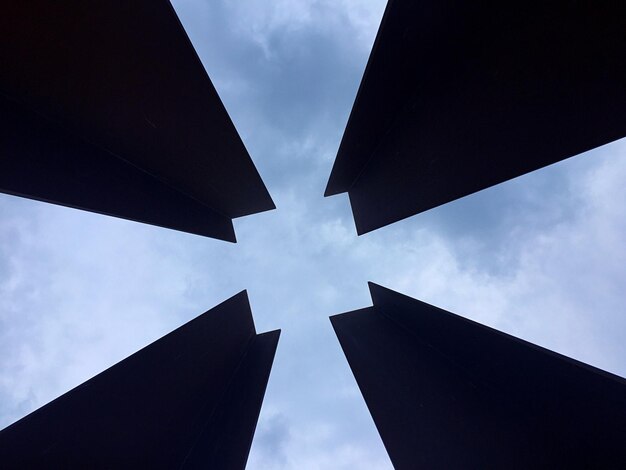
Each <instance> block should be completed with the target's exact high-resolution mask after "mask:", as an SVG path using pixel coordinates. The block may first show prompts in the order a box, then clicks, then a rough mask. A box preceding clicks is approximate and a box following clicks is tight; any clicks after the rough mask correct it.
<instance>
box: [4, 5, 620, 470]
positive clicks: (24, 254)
mask: <svg viewBox="0 0 626 470" xmlns="http://www.w3.org/2000/svg"><path fill="white" fill-rule="evenodd" d="M173 4H174V7H175V9H176V11H177V13H178V15H179V16H180V18H181V21H182V23H183V25H184V26H185V28H186V30H187V33H188V34H189V36H190V38H191V40H192V42H193V44H194V46H195V48H196V50H197V51H198V54H199V55H200V58H201V60H202V62H203V64H204V66H205V67H206V69H207V71H208V73H209V75H210V77H211V79H212V81H213V83H214V85H215V87H216V88H217V90H218V93H219V94H220V96H221V98H222V100H223V102H224V104H225V106H226V108H227V110H228V112H229V114H230V116H231V118H232V120H233V122H234V124H235V126H236V128H237V130H238V131H239V133H240V135H241V136H242V139H243V141H244V143H245V144H246V147H247V149H248V151H249V152H250V155H251V156H252V159H253V160H254V162H255V164H256V166H257V168H258V169H259V172H260V174H261V176H262V177H263V180H264V181H265V183H266V185H267V187H268V189H269V191H270V193H271V195H272V198H273V199H274V202H275V203H276V205H277V207H278V209H277V210H274V211H270V212H266V213H262V214H256V215H252V216H248V217H244V218H240V219H236V220H235V230H236V233H237V239H238V243H237V244H230V243H227V242H222V241H218V240H213V239H210V238H203V237H199V236H195V235H190V234H185V233H179V232H175V231H172V230H167V229H161V228H156V227H151V226H148V225H143V224H139V223H134V222H129V221H124V220H119V219H115V218H111V217H105V216H100V215H96V214H91V213H87V212H82V211H78V210H74V209H68V208H63V207H59V206H54V205H50V204H45V203H40V202H35V201H30V200H27V199H22V198H17V197H13V196H6V195H0V428H2V427H4V426H6V425H8V424H10V423H11V422H13V421H15V420H17V419H19V418H20V417H22V416H24V415H26V414H27V413H29V412H31V411H33V410H35V409H36V408H38V407H40V406H41V405H43V404H45V403H47V402H48V401H50V400H52V399H53V398H55V397H57V396H59V395H61V394H62V393H64V392H66V391H68V390H70V389H71V388H73V387H75V386H76V385H78V384H80V383H82V382H83V381H85V380H87V379H89V378H90V377H92V376H94V375H95V374H97V373H98V372H100V371H102V370H103V369H105V368H107V367H109V366H111V365H113V364H114V363H116V362H118V361H120V360H121V359H123V358H125V357H127V356H128V355H130V354H132V353H133V352H135V351H136V350H138V349H140V348H141V347H143V346H145V345H147V344H149V343H150V342H152V341H154V340H156V339H158V338H159V337H161V336H162V335H164V334H166V333H168V332H169V331H171V330H172V329H174V328H176V327H178V326H180V325H182V324H183V323H185V322H186V321H188V320H190V319H191V318H193V317H195V316H196V315H198V314H200V313H202V312H204V311H206V310H208V309H210V308H211V307H213V306H215V305H217V304H218V303H220V302H222V301H224V300H226V299H227V298H229V297H231V296H232V295H234V294H236V293H237V292H239V291H241V290H243V289H247V290H248V294H249V297H250V303H251V306H252V311H253V314H254V318H255V323H256V326H257V331H259V332H262V331H268V330H271V329H276V328H280V329H282V335H281V339H280V343H279V346H278V351H277V355H276V359H275V362H274V367H273V369H272V374H271V377H270V381H269V384H268V388H267V393H266V396H265V401H264V404H263V407H262V410H261V415H260V419H259V425H258V428H257V432H256V435H255V438H254V442H253V445H252V450H251V453H250V459H249V462H248V468H250V469H292V468H293V469H303V470H306V469H320V468H328V469H354V468H364V469H389V468H392V467H391V463H390V461H389V458H388V456H387V454H386V452H385V450H384V447H383V445H382V442H381V440H380V437H379V436H378V434H377V432H376V429H375V426H374V423H373V421H372V419H371V417H370V415H369V413H368V411H367V408H366V406H365V403H364V401H363V399H362V397H361V395H360V393H359V391H358V387H357V385H356V382H355V380H354V377H353V376H352V374H351V372H350V369H349V367H348V364H347V362H346V361H345V358H344V356H343V353H342V352H341V349H340V347H339V343H338V341H337V339H336V337H335V335H334V333H333V330H332V328H331V325H330V322H329V320H328V317H329V316H330V315H334V314H336V313H341V312H344V311H348V310H353V309H356V308H361V307H366V306H369V305H371V299H370V298H369V294H368V288H367V281H374V282H376V283H378V284H381V285H383V286H386V287H389V288H391V289H394V290H396V291H399V292H402V293H404V294H407V295H410V296H412V297H415V298H418V299H420V300H423V301H426V302H429V303H431V304H434V305H437V306H439V307H442V308H445V309H447V310H450V311H452V312H455V313H458V314H460V315H463V316H466V317H468V318H472V319H474V320H477V321H479V322H481V323H484V324H487V325H489V326H492V327H494V328H497V329H500V330H502V331H505V332H507V333H510V334H513V335H515V336H518V337H521V338H523V339H526V340H528V341H531V342H533V343H536V344H539V345H541V346H544V347H547V348H549V349H551V350H554V351H557V352H560V353H562V354H565V355H568V356H570V357H574V358H576V359H578V360H581V361H584V362H586V363H589V364H592V365H594V366H596V367H599V368H602V369H605V370H608V371H610V372H613V373H615V374H618V375H621V376H626V342H625V341H623V334H624V333H623V332H624V331H626V315H625V310H626V309H625V307H626V296H625V295H624V292H625V290H626V249H625V247H626V184H625V182H626V140H624V141H617V142H614V143H611V144H608V145H606V146H603V147H601V148H599V149H596V150H593V151H590V152H587V153H585V154H582V155H578V156H576V157H573V158H570V159H568V160H565V161H563V162H560V163H557V164H555V165H551V166H550V167H547V168H545V169H542V170H539V171H536V172H533V173H531V174H528V175H525V176H522V177H520V178H516V179H514V180H511V181H509V182H506V183H503V184H500V185H498V186H495V187H493V188H490V189H487V190H484V191H481V192H479V193H476V194H474V195H471V196H468V197H466V198H463V199H461V200H458V201H455V202H452V203H449V204H446V205H445V206H442V207H439V208H436V209H432V210H430V211H428V212H425V213H422V214H419V215H417V216H414V217H411V218H409V219H406V220H404V221H401V222H398V223H396V224H393V225H390V226H387V227H385V228H382V229H379V230H377V231H375V232H372V233H369V234H366V235H364V236H361V237H357V236H356V230H355V227H354V222H353V219H352V215H351V212H350V208H349V202H348V199H347V196H346V195H339V196H334V197H331V198H323V197H322V194H323V192H324V188H325V185H326V181H327V179H328V176H329V174H330V170H331V167H332V163H333V160H334V157H335V155H336V152H337V149H338V146H339V141H340V139H341V136H342V133H343V130H344V128H345V125H346V122H347V119H348V115H349V112H350V109H351V106H352V103H353V101H354V98H355V95H356V91H357V88H358V85H359V82H360V79H361V76H362V74H363V70H364V68H365V64H366V61H367V58H368V55H369V52H370V49H371V46H372V43H373V40H374V37H375V34H376V31H377V29H378V26H379V23H380V19H381V16H382V12H383V10H384V6H385V4H384V2H383V1H381V0H363V1H359V0H306V1H305V0H274V1H269V0H236V1H235V0H232V1H229V0H174V2H173ZM503 158H506V156H503Z"/></svg>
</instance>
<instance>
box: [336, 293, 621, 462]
mask: <svg viewBox="0 0 626 470" xmlns="http://www.w3.org/2000/svg"><path fill="white" fill-rule="evenodd" d="M370 292H371V296H372V300H373V304H374V305H373V306H372V307H368V308H364V309H361V310H356V311H353V312H349V313H344V314H341V315H336V316H334V317H331V321H332V324H333V327H334V328H335V332H336V333H337V336H338V338H339V341H340V343H341V347H342V348H343V351H344V353H345V355H346V357H347V359H348V362H349V363H350V367H351V368H352V372H353V373H354V376H355V377H356V380H357V382H358V384H359V387H360V389H361V392H362V393H363V397H364V398H365V401H366V403H367V406H368V408H369V410H370V413H371V414H372V417H373V418H374V422H375V423H376V427H377V428H378V431H379V432H380V435H381V437H382V440H383V442H384V444H385V447H386V448H387V451H388V452H389V456H390V457H391V461H392V462H393V464H394V466H395V468H397V469H415V468H464V469H470V468H471V469H474V468H475V469H485V468H520V469H529V468H626V446H625V445H624V443H625V442H626V381H625V380H624V379H622V378H620V377H617V376H615V375H612V374H609V373H607V372H604V371H602V370H599V369H596V368H594V367H591V366H588V365H586V364H583V363H581V362H578V361H575V360H573V359H570V358H567V357H565V356H562V355H560V354H557V353H554V352H552V351H548V350H547V349H544V348H541V347H539V346H536V345H534V344H531V343H528V342H526V341H523V340H520V339H518V338H515V337H513V336H510V335H507V334H505V333H502V332H499V331H497V330H494V329H492V328H488V327H486V326H483V325H481V324H479V323H476V322H473V321H471V320H468V319H465V318H462V317H459V316H457V315H454V314H452V313H450V312H446V311H445V310H441V309H439V308H437V307H433V306H432V305H428V304H426V303H423V302H420V301H419V300H415V299H412V298H410V297H407V296H404V295H401V294H398V293H396V292H394V291H392V290H389V289H385V288H384V287H381V286H378V285H376V284H372V283H370Z"/></svg>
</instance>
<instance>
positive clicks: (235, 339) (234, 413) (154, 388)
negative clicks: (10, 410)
mask: <svg viewBox="0 0 626 470" xmlns="http://www.w3.org/2000/svg"><path fill="white" fill-rule="evenodd" d="M279 335H280V331H279V330H276V331H272V332H269V333H263V334H256V332H255V328H254V323H253V320H252V314H251V312H250V305H249V303H248V297H247V294H246V292H245V291H243V292H241V293H239V294H237V295H235V296H234V297H231V298H230V299H228V300H226V301H225V302H223V303H221V304H220V305H218V306H217V307H214V308H213V309H211V310H209V311H208V312H206V313H204V314H202V315H200V316H198V317H197V318H195V319H193V320H191V321H190V322H188V323H186V324H185V325H183V326H181V327H180V328H178V329H176V330H174V331H173V332H172V333H170V334H168V335H166V336H164V337H163V338H161V339H159V340H157V341H155V342H154V343H152V344H150V345H149V346H147V347H145V348H143V349H142V350H140V351H138V352H137V353H135V354H133V355H132V356H130V357H128V358H126V359H124V360H123V361H121V362H120V363H118V364H116V365H114V366H112V367H111V368H109V369H107V370H106V371H104V372H102V373H100V374H98V375H97V376H95V377H93V378H92V379H90V380H88V381H87V382H85V383H83V384H82V385H79V386H78V387H76V388H75V389H73V390H71V391H69V392H67V393H66V394H64V395H62V396H61V397H59V398H57V399H56V400H53V401H52V402H50V403H49V404H47V405H45V406H43V407H42V408H40V409H38V410H36V411H34V412H33V413H31V414H29V415H28V416H26V417H24V418H22V419H21V420H19V421H17V422H16V423H14V424H12V425H10V426H9V427H7V428H5V429H4V430H2V431H0V461H1V462H2V465H3V467H5V468H229V469H230V468H233V469H237V468H241V469H243V468H245V465H246V460H247V458H248V453H249V451H250V446H251V443H252V437H253V435H254V430H255V427H256V423H257V419H258V416H259V411H260V408H261V403H262V401H263V395H264V394H265V388H266V385H267V381H268V378H269V374H270V369H271V367H272V361H273V359H274V354H275V351H276V346H277V344H278V337H279ZM79 353H80V351H77V354H79Z"/></svg>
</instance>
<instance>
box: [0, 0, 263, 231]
mask: <svg viewBox="0 0 626 470" xmlns="http://www.w3.org/2000/svg"><path fill="white" fill-rule="evenodd" d="M0 31H1V33H0V34H1V37H2V40H1V41H0V116H1V117H2V127H1V129H0V154H1V155H2V157H1V158H0V191H2V192H6V193H9V194H14V195H19V196H25V197H29V198H33V199H38V200H42V201H47V202H53V203H56V204H61V205H65V206H70V207H76V208H80V209H85V210H89V211H94V212H99V213H102V214H107V215H113V216H116V217H121V218H125V219H131V220H136V221H139V222H145V223H149V224H153V225H159V226H162V227H167V228H172V229H176V230H182V231H185V232H190V233H195V234H199V235H206V236H210V237H214V238H219V239H223V240H229V241H235V234H234V230H233V226H232V221H231V219H232V218H235V217H240V216H243V215H248V214H252V213H255V212H260V211H265V210H268V209H273V208H274V203H273V202H272V199H271V198H270V196H269V194H268V192H267V189H266V188H265V185H264V184H263V182H262V181H261V178H260V177H259V174H258V172H257V170H256V168H255V167H254V164H253V163H252V160H251V159H250V157H249V155H248V152H247V151H246V149H245V147H244V145H243V143H242V141H241V139H240V137H239V135H238V134H237V131H236V130H235V127H234V126H233V124H232V122H231V120H230V118H229V117H228V114H227V112H226V110H225V108H224V106H223V105H222V102H221V101H220V98H219V96H218V95H217V92H216V91H215V89H214V88H213V85H212V84H211V81H210V80H209V77H208V76H207V74H206V72H205V70H204V68H203V66H202V63H201V62H200V60H199V58H198V56H197V55H196V52H195V50H194V49H193V47H192V45H191V42H190V41H189V38H188V37H187V35H186V33H185V31H184V29H183V27H182V25H181V24H180V21H179V20H178V17H177V16H176V14H175V12H174V9H173V8H172V6H171V5H170V3H169V2H168V1H166V0H136V1H132V2H122V1H120V2H111V1H105V0H94V1H89V2H84V1H78V0H67V1H63V2H50V1H47V0H33V1H28V2H10V3H6V4H5V5H3V9H2V15H0Z"/></svg>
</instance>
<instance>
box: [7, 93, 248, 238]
mask: <svg viewBox="0 0 626 470" xmlns="http://www.w3.org/2000/svg"><path fill="white" fill-rule="evenodd" d="M0 112H1V113H2V115H3V116H5V117H7V122H6V123H5V125H3V126H1V127H0V152H2V154H3V155H4V157H3V158H2V159H0V191H2V192H4V193H7V194H11V195H15V196H21V197H27V198H30V199H35V200H39V201H43V202H49V203H53V204H58V205H62V206H66V207H72V208H76V209H81V210H87V211H89V212H95V213H99V214H104V215H109V216H113V217H118V218H122V219H127V220H132V221H136V222H141V223H147V224H150V225H155V226H159V227H164V228H169V229H173V230H180V231H183V232H187V233H192V234H196V235H201V236H207V237H212V238H216V239H219V240H224V241H229V242H236V238H235V231H234V228H233V224H232V221H231V220H230V219H229V218H227V217H225V216H223V215H221V214H218V213H217V212H215V211H214V210H213V209H211V208H209V207H207V206H205V205H203V204H201V203H199V202H198V201H196V200H194V199H192V198H190V197H188V196H186V195H184V194H182V193H181V192H179V191H176V190H175V189H173V188H171V187H170V186H168V185H166V184H165V183H163V182H161V181H159V180H158V179H156V178H154V177H152V176H150V175H149V174H148V173H146V172H144V171H142V170H141V169H139V168H137V167H135V166H134V165H132V164H130V163H127V162H125V161H124V160H122V159H120V158H117V157H116V156H114V155H112V154H110V153H109V152H107V151H106V150H104V149H101V148H99V147H97V146H95V145H93V144H91V143H88V142H86V141H85V140H83V139H81V138H79V137H77V136H75V135H72V134H71V133H69V132H68V131H66V130H65V129H63V128H62V127H60V126H58V125H56V124H54V123H52V122H51V121H49V120H47V119H45V118H43V117H41V116H39V115H37V114H35V113H32V112H29V111H26V110H25V109H24V108H23V107H21V106H19V105H18V104H17V103H15V102H13V101H11V100H8V99H6V98H4V97H3V96H2V95H1V94H0Z"/></svg>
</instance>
